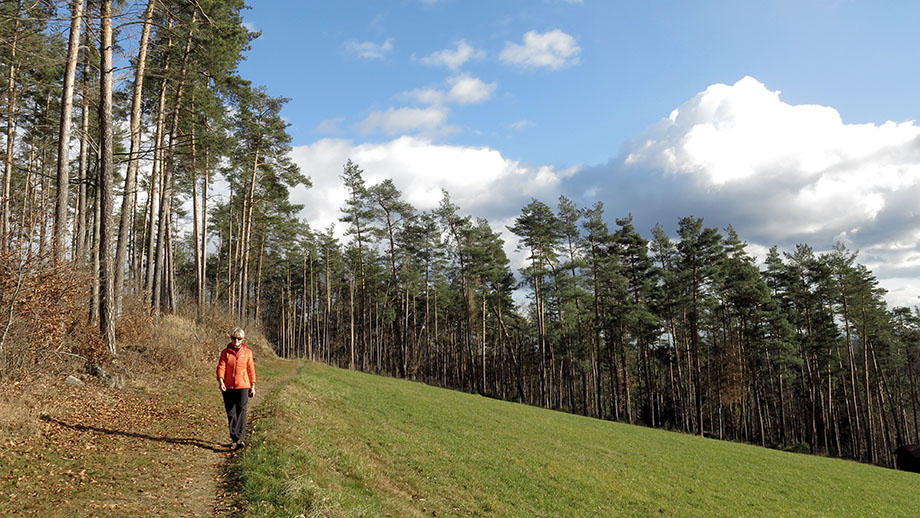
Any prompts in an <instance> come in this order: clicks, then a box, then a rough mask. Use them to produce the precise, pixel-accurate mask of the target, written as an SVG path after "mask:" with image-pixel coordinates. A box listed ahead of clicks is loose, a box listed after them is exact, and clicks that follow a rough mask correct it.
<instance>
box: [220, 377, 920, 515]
mask: <svg viewBox="0 0 920 518" xmlns="http://www.w3.org/2000/svg"><path fill="white" fill-rule="evenodd" d="M257 414H258V416H259V417H258V419H257V420H256V422H255V425H254V433H253V435H252V439H253V441H254V442H253V447H252V448H250V449H248V450H246V451H244V453H243V454H242V455H241V456H240V459H239V464H238V465H237V469H238V472H237V476H238V482H239V486H240V487H239V489H240V491H241V493H240V494H241V497H242V498H243V499H244V501H245V503H246V509H247V511H246V514H248V515H251V516H292V517H294V516H301V515H302V516H367V517H376V516H438V517H444V516H490V517H492V516H528V517H529V516H547V517H550V516H552V517H556V516H566V517H573V516H591V517H595V516H680V517H693V516H706V517H709V516H731V517H737V516H758V517H761V516H783V517H787V516H796V517H808V516H828V517H830V516H833V517H844V516H853V517H865V516H880V517H895V516H917V512H918V511H917V509H918V507H917V505H916V503H915V502H914V500H915V491H916V488H917V486H918V483H920V475H916V474H911V473H904V472H898V471H893V470H888V469H883V468H879V467H875V466H869V465H864V464H858V463H855V462H848V461H843V460H837V459H829V458H822V457H815V456H809V455H801V454H793V453H787V452H780V451H775V450H768V449H763V448H758V447H754V446H749V445H743V444H735V443H729V442H722V441H716V440H711V439H702V438H699V437H695V436H689V435H684V434H679V433H671V432H665V431H661V430H653V429H649V428H643V427H636V426H629V425H624V424H619V423H611V422H605V421H600V420H595V419H589V418H584V417H580V416H573V415H569V414H564V413H559V412H552V411H548V410H543V409H539V408H535V407H529V406H525V405H518V404H513V403H507V402H502V401H496V400H492V399H488V398H484V397H480V396H474V395H469V394H463V393H458V392H453V391H448V390H442V389H437V388H432V387H428V386H426V385H422V384H419V383H411V382H407V381H401V380H395V379H390V378H383V377H377V376H371V375H367V374H361V373H356V372H350V371H345V370H339V369H333V368H330V367H326V366H323V365H319V364H315V363H310V364H307V365H306V366H305V367H304V369H303V370H302V372H301V375H300V376H299V377H297V378H294V379H292V380H291V381H290V382H288V383H287V384H286V385H284V386H282V387H280V389H279V390H278V391H277V392H276V393H274V394H273V395H272V397H271V398H270V399H269V400H267V401H265V403H263V406H262V407H261V408H260V410H259V412H257Z"/></svg>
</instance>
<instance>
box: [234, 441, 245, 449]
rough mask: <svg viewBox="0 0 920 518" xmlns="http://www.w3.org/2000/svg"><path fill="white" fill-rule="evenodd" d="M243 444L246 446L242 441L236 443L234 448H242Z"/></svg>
mask: <svg viewBox="0 0 920 518" xmlns="http://www.w3.org/2000/svg"><path fill="white" fill-rule="evenodd" d="M245 446H246V443H245V442H243V441H240V442H238V443H236V449H238V450H240V449H243V448H244V447H245Z"/></svg>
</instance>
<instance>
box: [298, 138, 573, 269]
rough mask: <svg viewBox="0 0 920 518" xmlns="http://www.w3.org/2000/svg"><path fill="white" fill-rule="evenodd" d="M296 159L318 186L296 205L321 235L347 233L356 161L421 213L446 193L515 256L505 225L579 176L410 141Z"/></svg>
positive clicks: (305, 153) (303, 153)
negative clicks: (344, 211)
mask: <svg viewBox="0 0 920 518" xmlns="http://www.w3.org/2000/svg"><path fill="white" fill-rule="evenodd" d="M291 155H292V158H293V159H294V161H295V162H296V163H297V164H298V165H300V167H301V169H302V170H303V171H304V172H305V173H306V174H309V175H310V177H311V179H312V181H313V187H312V188H311V189H304V188H302V187H298V188H296V189H293V190H292V201H293V202H295V203H302V204H304V209H303V211H302V213H301V216H302V217H304V218H306V220H307V221H309V222H310V224H311V226H312V227H313V228H314V229H325V228H328V226H329V224H330V223H336V227H337V229H338V231H339V233H340V234H341V231H342V230H344V229H343V228H342V227H341V225H342V224H341V223H337V220H338V218H339V217H340V215H341V213H340V210H339V209H340V208H341V207H343V206H344V200H345V189H344V186H343V185H342V180H341V178H339V176H340V175H341V174H342V166H343V165H344V164H345V162H346V161H347V160H348V159H349V158H350V159H351V160H352V161H354V162H355V163H356V164H358V166H359V167H361V169H363V170H364V180H365V182H366V183H367V185H369V186H370V185H373V184H375V183H378V182H380V181H382V180H384V179H387V178H389V179H392V180H393V183H394V184H395V185H396V187H397V188H398V189H400V190H401V191H402V193H403V197H404V198H405V199H406V201H408V202H409V203H411V204H412V205H413V206H414V207H415V208H416V209H418V210H430V209H433V208H435V207H437V205H438V203H439V202H440V200H441V196H442V194H441V189H445V190H447V191H448V192H449V193H450V196H451V201H452V202H453V203H455V204H457V205H458V206H459V207H460V209H461V211H462V212H463V213H464V214H471V215H473V216H475V217H483V218H487V219H488V220H489V223H490V224H491V226H492V228H493V229H495V230H496V231H502V232H503V233H504V234H505V235H506V250H507V251H508V253H509V254H510V253H511V252H512V250H513V248H514V244H513V240H512V239H511V237H510V236H509V235H508V232H507V231H506V230H505V229H504V227H503V223H504V222H508V221H511V220H513V218H514V217H516V216H517V215H519V213H520V210H521V208H522V207H523V206H524V205H526V204H527V203H528V202H529V201H530V199H531V198H532V197H536V198H538V199H546V200H548V201H549V202H550V203H554V201H555V199H556V198H557V197H558V193H559V192H560V183H561V182H562V181H563V180H564V178H566V177H568V176H571V175H572V174H573V173H575V169H566V170H558V169H556V168H555V167H553V166H549V165H544V166H532V165H527V164H522V163H520V162H518V161H515V160H511V159H509V158H506V157H504V156H502V154H501V153H500V152H499V151H497V150H495V149H491V148H487V147H468V146H453V145H439V144H434V143H432V142H431V141H430V140H427V139H424V138H418V137H409V136H402V137H399V138H396V139H393V140H390V141H387V142H380V143H365V144H355V143H354V142H352V141H350V140H344V139H323V140H319V141H316V142H314V143H313V144H310V145H307V146H297V147H295V148H294V149H293V151H292V154H291Z"/></svg>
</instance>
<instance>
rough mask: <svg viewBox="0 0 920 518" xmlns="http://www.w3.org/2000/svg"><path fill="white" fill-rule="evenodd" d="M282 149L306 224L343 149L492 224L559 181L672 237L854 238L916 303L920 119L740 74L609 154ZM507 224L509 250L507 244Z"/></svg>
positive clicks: (786, 242)
mask: <svg viewBox="0 0 920 518" xmlns="http://www.w3.org/2000/svg"><path fill="white" fill-rule="evenodd" d="M459 83H460V81H457V84H459ZM447 92H448V91H447V90H444V91H440V94H439V95H442V96H447V95H448V93H447ZM437 106H438V105H436V104H433V105H432V106H430V107H429V108H424V109H418V110H420V111H419V112H410V111H404V112H403V111H398V110H391V111H390V112H381V113H380V114H378V115H375V116H373V117H369V118H368V120H366V121H365V122H366V123H367V124H368V126H369V127H373V128H375V129H385V130H386V131H387V132H389V133H391V134H394V135H399V134H400V132H402V131H405V128H406V127H409V126H412V125H413V124H415V126H416V127H418V126H424V124H426V123H425V122H424V121H427V120H432V122H431V124H432V125H435V126H436V125H438V124H442V122H443V121H442V119H439V118H438V117H439V116H438V115H437V112H431V113H428V112H425V110H429V109H430V110H438V109H441V108H438V107H437ZM426 114H427V115H426ZM444 117H446V115H444ZM402 119H405V120H415V119H418V120H419V121H423V122H415V123H410V122H400V120H402ZM401 124H402V126H401ZM529 124H531V123H528V122H527V121H522V122H521V126H522V127H526V125H529ZM293 156H294V159H295V160H296V161H297V163H298V164H300V165H301V167H302V168H303V170H304V172H305V173H306V174H309V175H310V176H311V177H312V178H313V182H314V185H315V187H314V188H313V189H311V190H309V191H295V195H296V200H295V201H297V202H298V203H304V204H305V205H306V208H305V210H304V214H303V215H304V216H305V217H306V218H307V219H308V220H309V221H310V222H311V224H312V225H313V226H314V228H325V227H326V226H328V224H329V223H331V222H333V221H335V220H337V218H338V217H339V208H340V207H341V206H342V202H343V200H344V190H343V188H342V186H341V180H340V179H339V175H340V174H341V170H342V165H343V164H344V163H345V161H346V160H347V159H348V158H351V159H352V160H354V161H355V162H357V163H358V164H359V165H360V166H361V167H362V168H363V169H364V171H365V179H366V181H367V183H368V184H373V183H376V182H379V181H380V180H382V179H384V178H392V179H393V181H394V182H395V184H396V186H397V187H398V188H400V189H401V190H402V191H403V194H404V196H405V197H406V199H407V200H408V201H410V202H411V203H412V204H413V205H414V206H415V207H416V208H418V209H420V210H426V209H430V208H432V207H434V206H436V205H437V203H438V201H439V200H440V198H441V189H442V188H443V189H447V190H448V191H449V192H450V194H451V197H452V200H453V201H454V202H455V203H457V204H458V205H459V206H460V207H461V209H462V210H463V211H464V212H465V213H467V214H472V215H474V216H479V217H485V218H488V219H489V221H490V223H492V226H493V228H495V229H496V230H502V229H503V226H504V225H506V224H510V223H511V222H512V221H513V219H514V218H515V217H517V216H518V215H519V214H520V210H521V208H522V207H523V206H524V205H525V204H526V203H527V202H529V201H530V198H531V197H534V198H537V199H540V200H542V201H544V202H546V203H547V204H549V205H551V206H555V205H556V201H557V199H558V197H559V194H560V193H562V194H565V195H566V196H568V197H569V198H571V199H573V200H575V201H576V203H578V205H579V206H582V207H586V206H590V205H592V204H593V203H594V202H596V201H603V202H604V205H605V211H606V216H607V218H608V221H609V222H611V223H612V221H613V219H614V218H616V217H622V216H625V215H627V214H632V215H633V217H634V224H635V225H636V228H637V229H639V231H640V232H642V233H643V234H644V235H646V237H648V236H649V235H650V230H651V228H652V227H653V226H654V225H655V223H656V222H660V223H662V224H663V225H664V226H665V228H666V229H667V230H669V231H670V232H671V233H672V235H673V234H674V231H675V230H676V227H677V221H678V219H679V218H680V217H684V216H697V217H702V218H704V220H705V224H706V225H707V226H715V227H718V228H725V227H726V226H728V225H732V226H733V227H734V228H735V229H736V230H737V231H738V233H739V235H740V236H741V237H742V239H744V240H745V241H747V242H748V243H750V245H751V246H750V250H751V251H752V252H754V253H756V254H761V255H762V254H763V253H764V252H765V250H766V249H767V248H768V247H770V246H773V245H778V246H779V247H780V248H781V249H784V250H791V249H792V248H793V247H794V246H795V245H796V244H797V243H808V244H809V245H811V246H812V247H813V248H815V249H816V250H818V251H822V250H829V249H830V248H831V247H832V246H833V244H834V243H835V242H836V241H842V242H843V243H845V244H846V245H847V246H848V247H849V248H850V249H851V250H859V252H860V255H859V259H858V260H859V261H860V262H861V263H863V264H865V265H866V266H868V267H869V268H870V269H871V270H872V271H873V272H874V273H875V274H876V275H877V277H878V278H879V280H880V281H881V284H882V286H883V287H885V288H886V289H888V290H889V295H888V300H889V302H890V303H892V304H898V305H902V304H904V305H916V304H917V303H918V300H917V296H918V294H920V280H918V279H920V204H918V200H920V126H918V125H917V124H916V123H915V122H913V121H906V122H884V123H881V124H874V123H868V124H851V123H845V122H844V121H843V119H842V118H841V116H840V114H839V113H838V112H837V111H836V110H835V109H833V108H831V107H827V106H818V105H791V104H789V103H786V102H784V101H783V100H782V99H781V95H780V92H779V91H775V90H770V89H768V88H767V87H766V86H765V85H764V84H762V83H760V82H759V81H757V80H756V79H754V78H751V77H745V78H742V79H741V80H739V81H737V82H736V83H734V84H731V85H727V84H714V85H712V86H710V87H709V88H707V89H705V90H704V91H702V92H699V93H698V94H696V95H695V96H693V97H692V98H690V99H689V100H687V101H686V102H684V103H683V104H681V105H680V106H678V107H676V108H675V109H674V110H673V111H672V112H671V114H670V116H669V117H665V118H662V119H661V120H660V121H658V122H657V123H655V124H653V125H652V126H651V127H650V128H649V129H648V130H647V131H646V132H644V133H643V134H641V135H639V136H637V137H636V138H635V139H633V140H632V141H630V142H628V143H626V144H625V145H624V146H623V147H622V149H621V151H620V153H619V155H618V156H617V157H616V158H614V159H611V160H610V161H609V162H608V163H606V164H602V165H596V166H591V167H580V168H579V167H576V168H572V169H569V170H560V169H558V168H556V167H555V166H553V165H528V164H522V163H520V162H516V161H513V160H510V159H508V158H506V157H504V156H502V154H501V152H500V151H498V150H496V149H491V148H485V147H483V148H474V147H463V146H453V145H444V144H435V143H433V142H432V141H431V140H429V139H425V138H420V137H408V136H398V137H394V138H393V139H392V140H390V141H387V142H379V143H367V144H355V143H353V142H352V141H349V140H341V139H324V140H320V141H317V142H315V143H313V144H311V145H309V146H300V147H297V148H295V149H294V152H293ZM504 234H505V236H506V241H508V243H507V244H506V250H509V253H510V250H512V249H513V248H514V244H513V243H512V242H511V240H512V239H511V236H510V235H509V234H508V233H507V232H504Z"/></svg>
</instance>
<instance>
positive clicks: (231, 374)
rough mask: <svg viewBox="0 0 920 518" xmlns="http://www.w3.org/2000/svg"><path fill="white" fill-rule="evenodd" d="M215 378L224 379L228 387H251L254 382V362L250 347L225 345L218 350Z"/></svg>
mask: <svg viewBox="0 0 920 518" xmlns="http://www.w3.org/2000/svg"><path fill="white" fill-rule="evenodd" d="M217 379H219V380H220V379H222V380H224V385H226V386H227V388H230V389H247V388H251V387H252V385H253V384H255V382H256V362H255V361H254V360H253V358H252V349H250V348H249V347H246V344H241V345H240V348H239V349H234V348H233V347H230V346H229V345H228V346H227V348H226V349H224V350H223V351H221V352H220V361H218V362H217Z"/></svg>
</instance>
